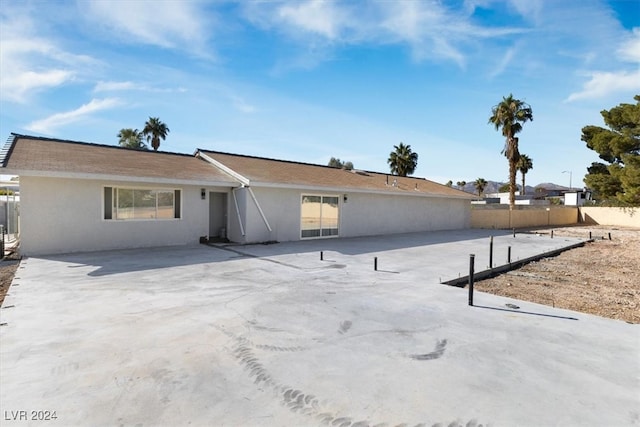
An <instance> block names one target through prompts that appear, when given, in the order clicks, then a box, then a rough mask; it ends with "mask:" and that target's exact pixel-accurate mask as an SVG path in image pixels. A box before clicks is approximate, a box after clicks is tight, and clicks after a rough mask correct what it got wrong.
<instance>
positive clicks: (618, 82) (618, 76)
mask: <svg viewBox="0 0 640 427" xmlns="http://www.w3.org/2000/svg"><path fill="white" fill-rule="evenodd" d="M627 90H628V91H634V90H640V70H635V71H618V72H594V73H592V74H591V79H590V80H589V81H588V82H586V83H585V84H584V86H583V89H582V91H580V92H575V93H572V94H571V95H569V97H568V98H567V99H566V102H571V101H578V100H581V99H594V98H602V97H605V96H607V95H609V94H611V93H614V92H621V91H627Z"/></svg>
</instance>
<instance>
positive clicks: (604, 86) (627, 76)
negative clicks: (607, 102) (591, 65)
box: [565, 28, 640, 102]
mask: <svg viewBox="0 0 640 427" xmlns="http://www.w3.org/2000/svg"><path fill="white" fill-rule="evenodd" d="M616 53H617V56H618V58H619V59H620V60H621V61H624V62H627V63H631V64H633V65H634V69H633V70H628V69H622V70H614V71H591V72H587V73H585V74H587V75H588V76H589V80H588V81H587V82H585V83H584V85H583V87H582V90H581V91H579V92H574V93H572V94H570V95H569V97H568V98H567V99H566V100H565V102H572V101H578V100H583V99H595V98H602V97H605V96H607V95H610V94H612V93H616V92H623V91H640V28H635V29H634V30H633V31H632V32H631V35H630V36H629V38H628V39H627V40H625V41H623V42H622V43H621V44H620V47H619V48H618V49H617V51H616Z"/></svg>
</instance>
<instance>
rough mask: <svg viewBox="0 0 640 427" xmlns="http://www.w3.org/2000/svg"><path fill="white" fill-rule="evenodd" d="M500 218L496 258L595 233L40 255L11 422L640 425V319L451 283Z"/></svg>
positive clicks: (16, 325)
mask: <svg viewBox="0 0 640 427" xmlns="http://www.w3.org/2000/svg"><path fill="white" fill-rule="evenodd" d="M490 234H492V235H493V236H494V257H493V258H494V266H496V265H500V264H504V263H505V262H506V253H507V248H508V247H509V246H511V252H512V259H513V260H517V259H518V258H520V259H522V258H527V257H530V256H533V255H536V254H540V253H547V252H551V251H554V250H557V249H559V248H562V247H566V246H570V245H573V244H576V243H578V242H579V240H578V239H569V238H555V239H551V238H550V237H549V236H537V235H534V234H519V235H517V236H516V237H515V238H514V237H513V236H512V235H511V234H510V233H504V232H497V231H493V232H489V231H488V230H465V231H455V232H438V233H424V234H411V235H397V236H386V237H379V238H357V239H329V240H314V241H305V242H295V243H279V244H273V245H252V246H233V245H228V246H221V247H210V246H203V245H198V246H188V247H172V248H154V249H140V250H126V251H113V252H99V253H89V254H70V255H63V256H55V257H46V258H29V259H24V260H23V261H22V263H21V265H20V268H19V269H18V272H17V274H16V277H15V279H14V283H13V285H12V287H11V289H10V294H9V295H8V296H7V298H6V300H5V302H4V305H3V308H2V310H0V314H1V323H2V326H1V327H0V344H1V345H0V347H1V348H0V382H1V384H0V416H2V425H8V426H10V425H16V426H18V425H19V426H27V425H45V422H44V421H42V420H40V419H39V418H43V417H45V416H46V415H49V416H50V415H51V413H52V412H54V411H55V417H56V418H55V419H52V420H49V421H47V422H46V425H60V426H74V425H92V426H103V425H104V426H106V425H122V426H143V425H147V426H175V425H192V426H205V425H206V426H209V425H215V426H290V425H331V426H358V427H360V426H364V425H371V426H373V425H387V426H396V425H402V424H405V425H407V426H415V425H425V426H432V425H440V426H449V425H461V426H479V425H483V426H488V425H491V426H515V425H518V426H551V425H562V426H564V425H575V426H602V425H611V426H638V425H640V329H639V327H638V325H631V324H627V323H624V322H619V321H614V320H609V319H604V318H599V317H595V316H591V315H586V314H581V313H576V312H571V311H567V310H561V309H554V308H551V307H547V306H542V305H537V304H533V303H528V302H523V301H516V300H510V299H506V298H501V297H496V296H493V295H488V294H482V293H476V295H475V306H473V307H470V306H468V304H467V291H466V289H460V288H455V287H450V286H446V285H442V284H440V282H441V281H446V280H450V279H454V278H456V277H458V276H464V275H466V274H467V273H468V268H469V254H472V253H473V254H475V255H476V270H477V271H478V270H483V269H486V268H487V267H488V259H489V257H488V245H489V235H490ZM586 237H587V236H585V238H586ZM321 251H322V252H323V258H324V259H323V260H320V252H321ZM375 257H377V258H378V271H374V269H373V262H374V258H375ZM506 304H514V305H516V306H518V308H510V307H509V306H507V305H506ZM46 411H49V413H47V412H46Z"/></svg>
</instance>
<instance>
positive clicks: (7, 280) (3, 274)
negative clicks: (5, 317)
mask: <svg viewBox="0 0 640 427" xmlns="http://www.w3.org/2000/svg"><path fill="white" fill-rule="evenodd" d="M19 264H20V261H19V260H17V259H5V260H3V261H0V306H2V304H3V303H4V296H5V295H6V293H7V292H8V291H9V286H11V281H12V280H13V276H14V275H15V273H16V270H17V269H18V265H19Z"/></svg>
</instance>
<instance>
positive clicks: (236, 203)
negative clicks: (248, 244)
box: [231, 188, 245, 236]
mask: <svg viewBox="0 0 640 427" xmlns="http://www.w3.org/2000/svg"><path fill="white" fill-rule="evenodd" d="M236 190H237V188H234V189H233V190H231V195H232V196H233V203H234V204H235V205H236V214H238V224H240V233H242V236H244V235H245V234H244V226H243V225H242V217H241V216H240V208H239V207H238V199H236Z"/></svg>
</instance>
